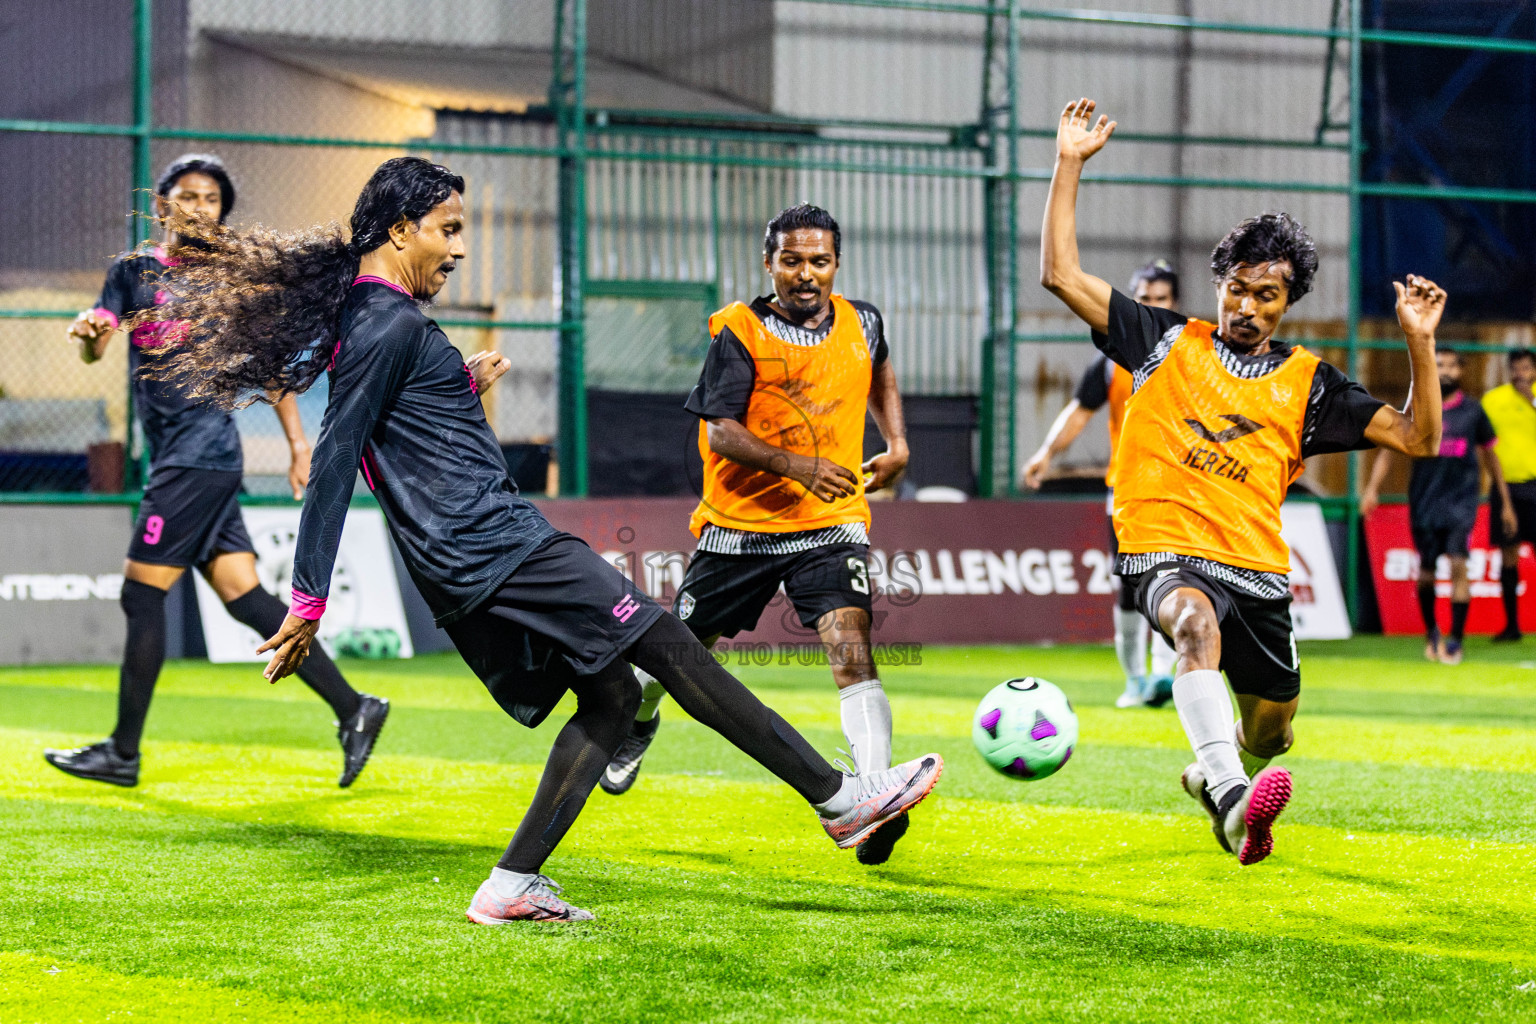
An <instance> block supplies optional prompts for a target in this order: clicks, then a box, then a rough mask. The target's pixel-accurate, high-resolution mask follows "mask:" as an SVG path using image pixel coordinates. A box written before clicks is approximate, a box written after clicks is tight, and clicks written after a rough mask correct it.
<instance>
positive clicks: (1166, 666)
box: [1152, 630, 1179, 678]
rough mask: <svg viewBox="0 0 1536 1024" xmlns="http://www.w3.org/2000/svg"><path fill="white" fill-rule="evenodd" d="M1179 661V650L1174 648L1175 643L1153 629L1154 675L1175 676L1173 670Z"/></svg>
mask: <svg viewBox="0 0 1536 1024" xmlns="http://www.w3.org/2000/svg"><path fill="white" fill-rule="evenodd" d="M1178 663H1179V652H1177V651H1175V650H1174V649H1173V645H1171V644H1170V643H1168V641H1167V640H1165V639H1163V634H1161V633H1159V632H1158V631H1156V630H1153V631H1152V674H1153V675H1154V676H1168V677H1169V678H1172V677H1173V670H1174V668H1175V666H1177V665H1178Z"/></svg>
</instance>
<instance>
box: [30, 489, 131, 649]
mask: <svg viewBox="0 0 1536 1024" xmlns="http://www.w3.org/2000/svg"><path fill="white" fill-rule="evenodd" d="M132 527H133V520H132V518H131V516H130V513H129V510H128V509H126V508H124V507H122V506H121V505H0V537H3V538H5V543H4V544H0V664H5V665H39V664H48V663H80V662H113V661H118V660H120V659H121V658H122V656H123V610H122V608H120V607H119V606H118V603H117V602H118V597H119V596H120V595H121V593H122V589H123V552H124V551H126V550H127V549H128V534H129V531H130V530H131V529H132Z"/></svg>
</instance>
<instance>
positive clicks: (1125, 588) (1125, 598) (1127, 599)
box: [1109, 492, 1136, 612]
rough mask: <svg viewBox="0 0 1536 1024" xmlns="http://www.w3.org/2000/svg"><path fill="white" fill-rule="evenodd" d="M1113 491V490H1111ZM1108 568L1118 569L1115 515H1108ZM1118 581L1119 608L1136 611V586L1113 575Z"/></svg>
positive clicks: (1118, 552) (1118, 557) (1118, 544)
mask: <svg viewBox="0 0 1536 1024" xmlns="http://www.w3.org/2000/svg"><path fill="white" fill-rule="evenodd" d="M1111 493H1113V492H1111ZM1109 568H1110V571H1111V572H1119V571H1120V538H1119V537H1117V536H1115V516H1114V513H1113V512H1111V513H1110V515H1109ZM1115 578H1116V579H1118V580H1119V581H1120V591H1119V594H1118V596H1117V597H1116V598H1115V600H1117V601H1119V602H1120V610H1121V611H1123V612H1134V611H1136V587H1135V586H1134V585H1132V583H1131V581H1130V580H1128V579H1125V578H1124V577H1120V576H1117V577H1115Z"/></svg>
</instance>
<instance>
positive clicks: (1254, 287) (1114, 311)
mask: <svg viewBox="0 0 1536 1024" xmlns="http://www.w3.org/2000/svg"><path fill="white" fill-rule="evenodd" d="M1093 108H1094V104H1093V101H1092V100H1087V99H1083V100H1077V101H1075V102H1073V103H1069V104H1068V105H1067V108H1066V110H1065V111H1063V113H1062V115H1061V124H1060V126H1059V128H1058V130H1057V136H1056V170H1055V174H1054V175H1053V177H1052V179H1051V193H1050V198H1049V199H1048V200H1047V201H1046V209H1045V224H1044V227H1043V228H1042V231H1041V241H1040V263H1041V266H1040V283H1041V284H1043V285H1044V286H1045V287H1047V288H1049V289H1050V290H1051V291H1052V292H1053V293H1054V294H1055V295H1056V296H1057V298H1059V299H1061V300H1062V301H1063V302H1065V303H1066V304H1067V306H1068V307H1069V308H1070V309H1071V310H1072V312H1074V313H1076V314H1077V315H1078V316H1079V317H1080V318H1081V319H1082V320H1083V321H1084V322H1086V323H1087V324H1088V326H1089V327H1091V328H1093V330H1094V332H1095V336H1094V343H1095V344H1096V345H1098V346H1099V348H1100V349H1101V350H1102V351H1103V352H1104V353H1105V354H1106V355H1108V356H1109V357H1110V358H1111V359H1113V360H1114V361H1115V362H1117V363H1119V364H1120V365H1121V366H1123V367H1125V369H1127V370H1129V371H1130V372H1131V374H1132V386H1133V392H1132V394H1131V397H1130V399H1129V401H1127V403H1126V412H1125V423H1124V425H1123V427H1122V428H1121V440H1120V449H1119V451H1117V452H1116V464H1117V467H1118V468H1117V470H1116V474H1115V533H1116V535H1117V536H1118V537H1119V540H1120V556H1121V557H1120V564H1119V566H1118V567H1117V571H1118V572H1119V573H1120V575H1121V576H1122V577H1123V583H1124V585H1127V586H1134V587H1136V590H1137V601H1138V604H1139V607H1140V609H1141V611H1142V614H1144V615H1145V616H1146V617H1147V620H1148V621H1149V622H1151V623H1152V624H1153V625H1154V627H1156V628H1157V629H1158V630H1160V631H1161V632H1162V633H1163V635H1164V636H1166V637H1168V638H1169V639H1170V640H1171V641H1172V642H1173V646H1174V649H1175V650H1176V651H1177V652H1178V655H1179V662H1178V667H1177V672H1178V676H1177V677H1176V678H1175V679H1174V682H1173V701H1174V706H1175V707H1176V708H1177V709H1178V713H1179V721H1180V723H1181V724H1182V725H1183V726H1184V732H1185V733H1186V735H1188V737H1189V742H1190V746H1191V747H1193V748H1194V751H1195V758H1196V760H1195V763H1194V764H1192V765H1190V766H1189V767H1188V768H1186V769H1185V771H1184V776H1183V783H1184V788H1185V790H1186V791H1187V792H1188V793H1189V794H1190V796H1192V797H1194V798H1195V799H1196V800H1198V801H1200V803H1201V804H1202V806H1203V807H1204V808H1205V810H1206V813H1207V814H1208V815H1210V818H1211V826H1212V831H1213V832H1214V833H1215V835H1216V839H1217V841H1218V842H1219V843H1220V844H1221V845H1222V847H1223V848H1224V849H1226V850H1227V851H1229V852H1231V853H1234V854H1236V855H1237V858H1238V862H1239V863H1241V864H1254V863H1257V862H1258V861H1260V860H1263V859H1264V858H1265V857H1266V856H1268V855H1269V853H1270V850H1271V848H1272V846H1273V832H1272V827H1273V825H1274V821H1275V818H1276V817H1277V816H1278V815H1279V814H1280V812H1281V811H1282V810H1284V808H1285V805H1286V803H1287V801H1289V799H1290V795H1291V777H1290V773H1289V772H1287V771H1286V770H1285V769H1284V768H1278V767H1269V761H1270V759H1271V758H1273V757H1275V756H1276V755H1278V754H1282V753H1284V752H1285V751H1286V750H1287V749H1289V748H1290V745H1291V740H1292V735H1291V719H1292V717H1293V716H1294V715H1295V713H1296V705H1297V700H1298V697H1299V694H1300V692H1301V666H1300V660H1299V658H1298V657H1297V654H1296V639H1295V636H1294V634H1293V633H1292V631H1291V621H1290V587H1289V583H1288V580H1287V575H1286V574H1287V572H1288V571H1289V568H1290V551H1289V549H1288V548H1287V547H1286V545H1285V541H1284V540H1282V539H1281V537H1280V505H1281V502H1283V501H1284V500H1285V492H1286V488H1287V487H1288V486H1289V485H1290V484H1291V483H1292V482H1294V481H1295V480H1296V478H1297V477H1299V476H1300V475H1301V472H1302V468H1303V460H1304V459H1305V458H1307V456H1309V455H1316V454H1320V453H1323V452H1337V451H1349V450H1352V449H1357V448H1369V447H1371V446H1373V445H1380V446H1381V447H1384V448H1391V449H1392V450H1394V451H1399V452H1402V453H1404V454H1406V455H1411V456H1419V457H1423V456H1429V455H1433V454H1435V453H1436V451H1438V449H1439V445H1440V394H1439V389H1438V388H1435V387H1433V386H1426V385H1428V383H1429V382H1430V381H1434V380H1435V379H1436V372H1435V336H1434V331H1435V327H1436V325H1437V324H1438V323H1439V321H1440V313H1441V311H1442V310H1443V309H1444V308H1445V293H1444V292H1443V291H1441V290H1440V289H1439V288H1438V287H1437V286H1436V285H1435V284H1434V283H1433V282H1431V281H1427V280H1425V279H1423V278H1420V277H1416V276H1413V275H1410V276H1409V277H1408V280H1407V282H1406V283H1403V284H1399V283H1396V282H1394V284H1393V287H1394V288H1396V290H1397V295H1398V300H1397V317H1398V322H1399V323H1400V324H1401V325H1402V327H1403V332H1404V334H1405V335H1406V336H1407V340H1408V357H1409V363H1410V365H1411V367H1412V372H1413V379H1414V380H1415V381H1416V382H1418V386H1416V387H1411V388H1410V389H1409V396H1410V397H1409V403H1408V405H1407V407H1406V408H1405V409H1404V410H1403V411H1402V412H1399V411H1398V410H1396V409H1393V408H1391V407H1390V406H1387V405H1385V404H1384V403H1382V402H1380V401H1378V400H1377V399H1374V398H1372V397H1371V396H1370V395H1369V394H1367V393H1366V391H1365V389H1364V388H1362V387H1360V385H1358V384H1356V383H1354V382H1353V381H1351V380H1349V379H1348V378H1347V377H1345V376H1344V375H1343V374H1342V373H1340V372H1339V371H1338V370H1336V369H1334V368H1333V367H1332V366H1329V365H1328V364H1327V363H1324V362H1322V361H1321V360H1320V359H1318V357H1317V356H1315V355H1313V354H1312V353H1310V352H1308V351H1307V350H1305V349H1303V348H1299V347H1292V346H1289V345H1286V344H1284V343H1283V342H1280V341H1276V340H1274V333H1275V331H1276V329H1277V328H1278V327H1279V326H1280V320H1281V317H1283V316H1284V315H1285V313H1286V312H1287V311H1288V310H1289V309H1290V307H1291V306H1292V305H1294V304H1295V303H1296V302H1297V301H1298V300H1300V299H1301V298H1302V297H1303V296H1304V295H1306V293H1307V291H1308V290H1310V288H1311V286H1312V278H1313V275H1314V274H1315V273H1316V271H1317V249H1316V247H1315V246H1314V245H1313V243H1312V239H1311V238H1310V237H1309V236H1308V235H1307V233H1306V231H1305V229H1303V228H1302V226H1301V225H1300V224H1298V223H1296V222H1295V221H1294V220H1292V219H1291V218H1290V217H1289V216H1288V215H1286V214H1283V213H1279V214H1270V213H1266V214H1264V215H1263V216H1260V217H1254V218H1251V219H1249V220H1246V221H1244V222H1243V223H1241V224H1239V225H1238V226H1237V227H1235V228H1233V229H1232V231H1230V232H1229V233H1228V234H1227V236H1226V237H1225V238H1223V239H1222V240H1221V242H1220V244H1218V245H1217V246H1216V249H1215V251H1214V252H1212V254H1211V271H1212V274H1213V275H1214V277H1215V283H1216V300H1217V309H1218V311H1219V312H1218V317H1217V322H1216V323H1209V322H1206V321H1202V320H1194V319H1187V318H1185V317H1183V316H1181V315H1179V314H1176V313H1171V312H1169V311H1167V310H1161V309H1154V308H1152V307H1150V306H1143V305H1141V304H1139V303H1136V302H1133V301H1132V300H1130V299H1128V298H1126V297H1125V296H1124V295H1122V294H1120V293H1119V292H1116V291H1115V290H1114V289H1112V288H1111V287H1110V286H1109V285H1108V284H1107V283H1105V282H1104V281H1103V280H1101V279H1100V278H1097V277H1094V276H1093V275H1091V274H1087V273H1084V271H1083V269H1082V267H1081V266H1080V265H1079V263H1078V256H1077V215H1076V205H1077V187H1078V182H1079V179H1080V178H1081V176H1082V170H1083V164H1084V162H1085V161H1087V160H1088V158H1089V157H1091V156H1093V155H1094V154H1095V153H1097V152H1098V151H1099V150H1100V149H1102V148H1103V147H1104V144H1105V143H1106V142H1108V141H1109V137H1110V135H1111V134H1112V133H1113V132H1114V129H1115V125H1114V122H1112V121H1110V120H1109V119H1108V118H1105V117H1100V118H1099V119H1098V121H1097V122H1096V123H1095V122H1094V121H1093ZM1223 671H1225V672H1226V673H1227V682H1230V683H1231V685H1232V690H1233V691H1234V692H1235V693H1236V694H1237V704H1238V708H1239V709H1240V711H1241V718H1240V719H1239V720H1238V721H1237V722H1236V723H1235V724H1234V722H1233V718H1232V700H1231V696H1230V695H1229V694H1228V692H1227V683H1226V682H1223V680H1222V672H1223Z"/></svg>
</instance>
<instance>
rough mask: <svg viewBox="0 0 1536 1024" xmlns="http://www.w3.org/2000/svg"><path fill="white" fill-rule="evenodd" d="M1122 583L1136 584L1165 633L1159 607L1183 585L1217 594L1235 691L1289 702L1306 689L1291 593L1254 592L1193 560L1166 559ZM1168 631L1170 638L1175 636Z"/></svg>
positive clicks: (1225, 665)
mask: <svg viewBox="0 0 1536 1024" xmlns="http://www.w3.org/2000/svg"><path fill="white" fill-rule="evenodd" d="M1121 586H1131V587H1135V589H1136V602H1137V606H1138V607H1139V608H1140V610H1141V614H1143V615H1145V616H1146V617H1147V621H1148V622H1150V623H1152V628H1153V629H1156V630H1157V631H1158V632H1160V633H1162V627H1161V626H1159V625H1158V621H1157V608H1158V606H1159V605H1160V604H1162V603H1163V600H1164V599H1165V598H1166V597H1167V596H1168V594H1169V593H1170V592H1171V591H1173V590H1175V589H1176V588H1179V587H1193V588H1195V589H1196V590H1198V591H1200V592H1201V593H1203V594H1204V595H1205V596H1206V597H1208V598H1210V599H1211V604H1212V605H1213V606H1214V607H1215V609H1216V619H1217V621H1218V622H1220V623H1221V670H1222V671H1223V672H1225V673H1226V674H1227V681H1228V682H1229V683H1230V684H1231V685H1232V692H1233V693H1243V694H1249V695H1251V696H1254V697H1261V698H1263V699H1264V700H1272V701H1277V702H1279V703H1282V704H1283V703H1285V702H1286V701H1289V700H1293V699H1295V697H1296V695H1297V694H1298V693H1300V692H1301V659H1300V658H1299V657H1298V656H1297V654H1296V635H1295V633H1294V632H1292V628H1291V595H1289V594H1287V595H1285V596H1284V597H1279V598H1263V597H1254V596H1253V595H1252V594H1249V593H1247V592H1246V591H1243V590H1240V589H1238V588H1237V587H1233V586H1229V585H1228V584H1226V583H1223V582H1221V581H1220V580H1218V579H1216V578H1214V577H1212V576H1211V575H1210V574H1209V573H1205V572H1202V571H1201V570H1199V569H1197V568H1195V567H1194V566H1192V565H1185V564H1183V563H1182V562H1164V563H1163V564H1161V565H1155V566H1153V567H1152V568H1151V569H1149V570H1147V571H1146V572H1144V573H1142V574H1141V575H1140V576H1136V577H1125V578H1123V579H1122V580H1121ZM1163 636H1165V637H1167V639H1168V642H1169V644H1172V643H1173V637H1171V636H1168V634H1167V633H1163Z"/></svg>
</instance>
